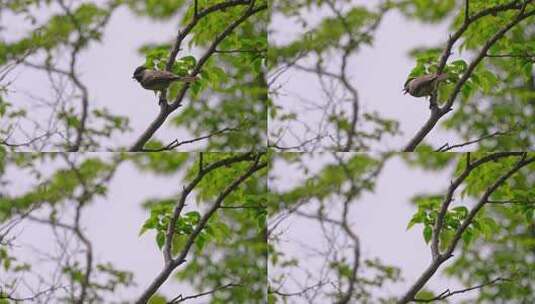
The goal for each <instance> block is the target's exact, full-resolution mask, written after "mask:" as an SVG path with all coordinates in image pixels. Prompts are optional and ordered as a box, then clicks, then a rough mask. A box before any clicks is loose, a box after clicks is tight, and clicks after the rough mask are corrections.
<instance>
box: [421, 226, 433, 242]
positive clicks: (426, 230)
mask: <svg viewBox="0 0 535 304" xmlns="http://www.w3.org/2000/svg"><path fill="white" fill-rule="evenodd" d="M423 234H424V240H425V243H426V244H429V241H431V237H432V236H433V228H432V227H431V226H430V225H426V226H425V228H424V231H423Z"/></svg>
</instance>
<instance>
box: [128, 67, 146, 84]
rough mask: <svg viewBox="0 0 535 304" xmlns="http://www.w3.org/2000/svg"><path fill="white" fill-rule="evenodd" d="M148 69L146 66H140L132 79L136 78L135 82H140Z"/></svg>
mask: <svg viewBox="0 0 535 304" xmlns="http://www.w3.org/2000/svg"><path fill="white" fill-rule="evenodd" d="M146 69H147V68H146V67H144V66H139V67H137V68H136V70H135V71H134V75H133V76H132V78H134V79H135V80H137V81H140V80H141V78H143V72H144V71H145V70H146Z"/></svg>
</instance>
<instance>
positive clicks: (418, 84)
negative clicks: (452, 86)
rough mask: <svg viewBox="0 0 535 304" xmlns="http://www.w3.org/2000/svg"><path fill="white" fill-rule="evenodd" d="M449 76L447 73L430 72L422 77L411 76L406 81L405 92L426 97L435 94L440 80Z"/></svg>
mask: <svg viewBox="0 0 535 304" xmlns="http://www.w3.org/2000/svg"><path fill="white" fill-rule="evenodd" d="M447 78H448V75H447V74H444V73H442V74H429V75H424V76H420V77H413V78H409V79H408V80H407V82H405V85H404V89H403V92H404V93H403V94H407V93H409V94H410V95H412V96H414V97H424V96H430V95H431V94H433V91H434V90H435V89H436V87H437V85H438V82H439V81H442V80H445V79H447Z"/></svg>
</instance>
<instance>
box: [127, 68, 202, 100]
mask: <svg viewBox="0 0 535 304" xmlns="http://www.w3.org/2000/svg"><path fill="white" fill-rule="evenodd" d="M132 78H133V79H135V80H137V82H139V84H141V86H142V87H143V88H144V89H146V90H151V91H154V93H155V94H156V92H157V91H160V92H162V91H163V90H165V89H167V88H168V87H169V85H170V84H171V83H172V82H175V81H182V82H187V83H191V82H194V81H196V80H197V79H198V78H197V77H196V76H178V75H175V74H173V73H171V72H168V71H159V70H151V69H148V68H147V67H145V66H139V67H137V68H136V70H135V71H134V75H133V76H132Z"/></svg>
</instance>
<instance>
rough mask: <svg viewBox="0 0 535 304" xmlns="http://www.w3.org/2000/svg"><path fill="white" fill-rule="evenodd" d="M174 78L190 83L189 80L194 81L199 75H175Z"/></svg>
mask: <svg viewBox="0 0 535 304" xmlns="http://www.w3.org/2000/svg"><path fill="white" fill-rule="evenodd" d="M175 79H176V80H178V81H182V82H188V83H191V82H195V81H197V80H199V77H197V76H177V77H176V78H175Z"/></svg>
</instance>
